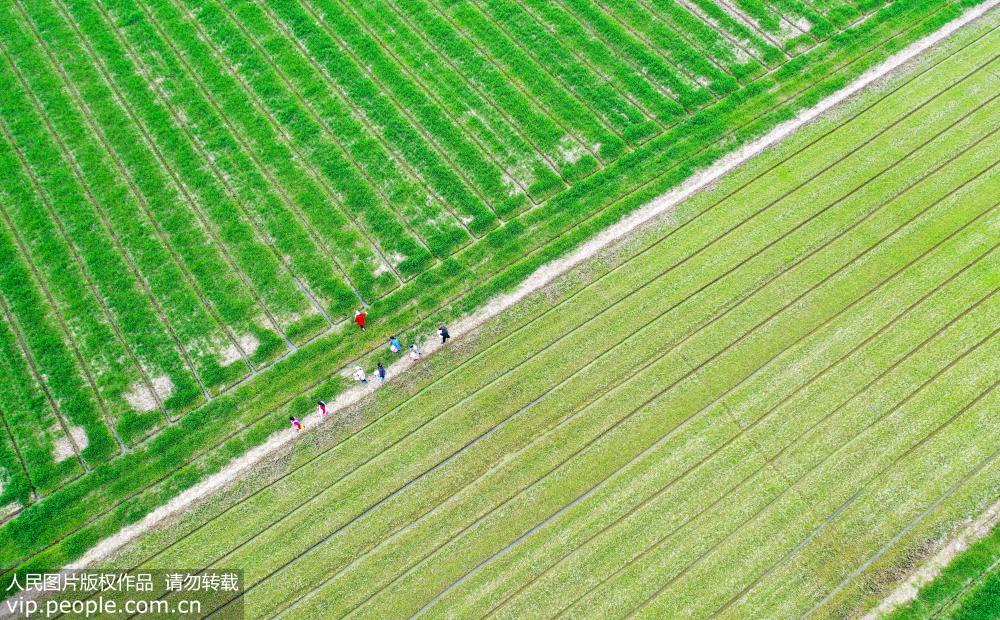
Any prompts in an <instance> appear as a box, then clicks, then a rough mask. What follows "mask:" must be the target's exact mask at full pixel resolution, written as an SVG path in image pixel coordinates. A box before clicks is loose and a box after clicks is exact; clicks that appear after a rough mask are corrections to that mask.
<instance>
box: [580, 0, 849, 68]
mask: <svg viewBox="0 0 1000 620" xmlns="http://www.w3.org/2000/svg"><path fill="white" fill-rule="evenodd" d="M598 4H600V5H601V7H602V8H604V10H605V11H607V10H608V8H607V4H606V2H604V0H601V1H600V2H598ZM635 5H636V6H637V7H639V8H641V9H642V10H643V11H645V13H646V15H648V16H649V18H650V21H651V22H655V23H659V24H663V25H664V26H665V27H666V28H667V29H668V30H670V31H671V32H673V33H674V34H675V35H677V36H678V37H680V38H681V39H683V40H684V42H685V43H687V44H688V45H690V46H691V49H693V50H696V51H698V52H700V53H701V54H702V56H704V58H706V59H707V60H708V62H710V63H712V64H713V65H715V66H716V67H717V68H719V69H720V70H721V71H722V72H723V73H725V74H726V75H728V76H729V77H731V78H733V80H735V81H736V83H737V84H739V85H740V86H742V85H743V84H744V83H743V82H742V81H741V80H739V79H738V78H737V77H736V76H735V75H734V74H733V72H732V71H731V70H730V69H729V68H728V67H726V66H725V65H724V64H723V61H722V59H721V58H717V57H716V55H715V52H712V51H710V50H709V47H708V46H707V45H705V42H704V41H700V40H697V39H693V38H691V37H690V36H689V35H687V34H686V33H684V31H683V30H680V29H679V28H678V25H677V24H676V23H674V22H675V21H676V20H674V19H673V17H671V18H670V19H667V18H666V16H665V15H664V14H663V13H661V12H659V11H654V10H653V9H652V8H651V7H650V6H649V4H648V3H647V2H645V0H635ZM688 13H690V14H691V17H692V18H693V19H695V20H697V19H698V17H697V15H695V14H694V13H691V11H688ZM847 27H848V28H850V25H848V26H847ZM719 37H720V38H722V35H721V34H720V35H719ZM730 51H732V50H730ZM733 57H734V59H735V54H734V55H733Z"/></svg>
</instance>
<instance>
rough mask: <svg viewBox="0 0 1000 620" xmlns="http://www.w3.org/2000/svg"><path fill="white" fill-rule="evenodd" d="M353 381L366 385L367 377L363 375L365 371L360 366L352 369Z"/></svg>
mask: <svg viewBox="0 0 1000 620" xmlns="http://www.w3.org/2000/svg"><path fill="white" fill-rule="evenodd" d="M354 380H355V381H357V382H359V383H368V375H366V374H365V369H364V368H362V367H361V366H355V367H354Z"/></svg>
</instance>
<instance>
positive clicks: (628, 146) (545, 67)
mask: <svg viewBox="0 0 1000 620" xmlns="http://www.w3.org/2000/svg"><path fill="white" fill-rule="evenodd" d="M512 4H517V3H516V0H513V1H512ZM469 5H470V6H474V7H475V9H476V11H477V12H478V13H479V14H480V15H481V16H482V18H483V19H484V20H486V21H488V22H490V23H491V24H493V27H495V28H496V29H497V30H498V31H500V32H501V33H502V34H503V36H505V37H506V38H507V40H508V41H510V42H511V44H512V45H514V46H516V47H517V48H518V49H520V50H521V51H522V52H523V53H524V54H525V55H526V56H527V57H528V58H530V59H531V62H533V63H535V64H536V65H538V66H539V67H540V68H541V70H542V71H543V72H544V73H547V74H548V75H549V77H551V78H552V79H553V80H555V81H556V82H557V83H558V84H559V85H560V86H562V87H563V90H564V91H565V92H567V93H570V94H571V95H572V96H573V98H574V99H576V100H577V101H579V102H580V103H582V104H583V105H584V106H585V107H586V108H587V109H588V110H590V112H591V114H593V115H594V118H595V119H597V120H598V121H599V122H600V123H601V125H603V126H604V127H605V128H606V129H607V130H608V131H610V132H611V133H613V134H614V135H616V136H617V137H618V138H619V139H620V140H621V141H622V143H623V144H624V145H625V152H626V153H631V152H632V151H634V150H635V149H636V146H638V145H633V144H632V142H631V141H630V140H629V139H627V138H626V137H625V135H624V133H623V132H622V130H620V129H618V128H617V127H615V126H614V123H613V121H612V120H611V118H609V117H608V115H607V113H606V112H599V111H598V110H597V109H596V108H595V107H594V106H593V104H592V103H590V102H589V101H588V100H586V99H585V98H584V97H582V96H581V95H580V94H579V93H577V89H576V88H575V87H574V86H572V85H571V84H570V83H569V82H567V81H566V79H565V78H564V77H563V76H561V75H559V74H558V73H557V72H555V71H553V70H552V68H551V66H550V63H546V62H544V61H543V60H541V59H539V58H538V55H537V54H536V53H535V52H534V51H532V50H531V48H529V47H528V46H527V45H525V43H524V41H522V40H521V38H520V37H518V36H517V35H516V34H515V33H514V32H511V30H510V29H509V28H508V27H507V26H506V25H505V24H503V23H501V22H500V20H498V19H497V18H496V17H495V16H494V15H493V9H492V8H488V7H483V6H482V4H480V3H479V2H477V1H476V0H472V1H470V2H469ZM522 11H524V12H525V13H526V14H527V15H528V16H529V17H530V18H531V19H532V21H533V22H535V23H536V25H540V24H538V22H537V20H535V19H534V15H533V14H532V13H531V12H530V11H526V10H524V9H523V8H522ZM540 27H541V28H542V29H543V30H545V33H546V34H547V35H550V36H551V35H554V33H552V32H550V31H548V30H547V29H545V27H544V26H540ZM562 49H563V50H564V51H566V52H567V53H568V54H571V55H572V56H574V57H576V59H577V62H579V63H580V64H581V65H582V66H583V67H585V68H584V71H586V72H587V74H588V75H589V76H590V77H596V78H599V79H604V75H603V72H601V71H595V70H594V69H593V68H592V67H591V66H590V63H588V62H583V61H582V59H581V58H580V57H579V56H578V55H577V53H576V51H575V49H574V48H571V47H569V46H568V45H567V46H566V47H564V48H562ZM633 70H634V71H637V72H638V70H637V69H636V68H634V67H633ZM607 84H608V85H609V86H610V87H611V88H612V89H614V90H615V91H616V92H617V93H618V94H619V95H620V96H621V97H622V98H623V99H625V100H626V101H627V102H628V103H630V104H631V105H634V106H635V107H636V110H637V111H638V112H639V113H640V114H641V115H642V116H644V117H646V120H649V121H653V122H654V123H656V124H657V125H659V126H660V128H661V130H660V131H659V132H657V134H656V135H657V136H658V135H660V134H662V133H663V130H662V128H663V123H662V122H660V121H659V120H658V119H657V118H656V117H655V116H653V115H651V114H650V113H649V112H648V111H647V110H646V108H645V106H640V105H637V104H635V103H633V102H632V100H631V98H629V97H628V96H627V95H625V94H624V93H622V92H621V91H620V90H619V88H618V86H617V84H616V83H614V82H611V81H610V80H608V81H607ZM663 94H664V95H665V96H667V97H668V98H669V99H671V100H672V101H674V103H677V105H681V104H680V102H678V101H677V100H676V99H674V97H673V96H672V95H670V94H669V93H663ZM681 107H683V106H681ZM686 112H687V111H686V110H685V113H686ZM654 137H656V136H650V137H649V138H647V139H646V140H643V142H647V141H648V140H651V139H652V138H654ZM621 156H622V155H621V154H619V155H618V156H617V157H615V158H614V159H618V158H619V157H621Z"/></svg>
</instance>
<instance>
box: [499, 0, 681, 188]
mask: <svg viewBox="0 0 1000 620" xmlns="http://www.w3.org/2000/svg"><path fill="white" fill-rule="evenodd" d="M511 4H513V5H516V6H517V7H518V8H520V10H521V11H523V12H524V13H525V14H527V15H529V16H530V17H531V19H532V21H533V22H534V23H535V25H536V26H537V27H538V28H539V29H541V30H543V31H545V32H546V33H548V34H549V35H550V36H553V37H556V39H557V40H559V39H558V37H559V34H558V32H556V31H555V29H553V28H550V24H548V23H547V21H546V20H545V19H543V18H542V16H541V15H539V14H538V12H537V9H535V8H534V7H530V6H528V5H527V4H525V3H524V2H521V0H511ZM581 29H582V27H581ZM563 49H564V50H565V51H566V52H567V53H569V54H572V55H573V56H574V57H575V58H576V59H577V61H578V62H580V63H581V64H583V65H584V66H585V67H587V70H589V71H590V72H591V73H593V74H594V75H595V76H597V77H598V78H600V79H601V80H604V82H605V83H606V84H607V85H608V86H610V87H611V88H613V89H614V90H615V92H617V93H618V94H619V95H620V96H621V97H622V98H623V99H625V101H627V102H629V103H630V104H632V105H633V106H635V108H636V109H637V110H639V111H640V112H641V113H642V115H643V116H645V117H646V118H647V119H648V120H650V121H652V122H654V123H656V124H657V125H658V126H659V127H660V131H659V132H658V133H657V134H656V135H654V136H649V137H648V138H645V139H644V140H642V141H641V142H639V143H638V145H641V144H645V143H646V142H648V141H650V140H652V139H653V138H655V137H656V136H659V135H662V133H663V132H664V131H666V130H667V129H669V128H671V127H673V126H674V125H676V124H677V123H676V122H674V123H671V124H670V125H667V124H666V123H664V122H663V121H662V120H661V119H660V118H659V117H658V116H657V114H656V113H654V112H653V111H652V110H651V109H649V108H648V107H647V106H646V104H644V103H642V102H641V101H639V100H638V99H636V98H635V96H633V95H632V93H631V92H629V91H627V90H626V89H624V88H623V87H622V85H620V84H619V82H620V80H618V79H617V78H615V77H613V76H612V75H611V74H609V73H608V72H607V71H605V70H604V69H601V68H599V67H597V66H596V65H595V64H594V63H593V62H592V61H591V60H589V59H588V58H587V57H586V56H585V55H584V53H583V51H581V49H579V46H578V45H576V44H574V45H569V44H565V47H564V48H563ZM611 61H612V62H620V63H621V64H622V65H626V63H625V62H624V61H623V60H619V59H617V58H615V59H612V60H611ZM678 105H680V104H678ZM638 145H637V146H638ZM550 198H551V196H550Z"/></svg>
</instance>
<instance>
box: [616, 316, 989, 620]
mask: <svg viewBox="0 0 1000 620" xmlns="http://www.w3.org/2000/svg"><path fill="white" fill-rule="evenodd" d="M996 335H997V330H995V331H994V332H993V333H992V334H990V335H988V336H986V337H985V338H983V339H982V340H980V341H979V342H977V343H976V345H975V346H974V347H973V348H971V349H970V350H968V351H966V352H965V353H963V354H962V355H961V356H960V357H958V358H955V359H954V360H952V361H951V362H949V363H948V365H947V366H946V367H945V368H944V369H942V370H941V371H939V372H938V373H936V374H935V375H934V376H933V377H931V378H930V379H929V380H928V381H926V382H925V383H923V384H921V386H920V388H919V389H918V390H917V391H914V392H912V393H910V394H909V395H907V397H906V398H904V399H903V400H902V401H900V402H899V403H897V404H896V405H895V406H894V407H893V410H892V411H891V412H889V414H888V415H884V416H882V417H880V418H879V419H878V420H876V421H875V423H876V424H877V423H878V422H880V421H882V420H883V419H885V418H887V417H889V415H893V414H894V413H896V412H897V411H899V409H900V408H901V407H902V406H904V405H905V404H906V403H907V402H909V400H910V399H911V398H912V397H914V396H915V395H916V394H917V392H918V391H920V390H922V389H923V388H925V387H926V386H927V385H930V384H931V383H933V382H934V381H936V380H937V379H938V378H940V377H941V375H943V374H944V373H946V372H948V371H950V370H952V369H953V368H954V367H955V366H956V365H957V364H958V363H959V362H961V361H964V360H965V359H967V358H968V357H969V356H970V355H972V353H974V352H975V351H977V350H978V349H979V347H981V346H983V345H984V343H987V342H988V341H990V340H992V339H993V338H995V337H996ZM996 386H997V383H996V382H994V384H993V385H992V386H990V387H987V388H986V389H985V390H983V391H982V392H980V393H979V394H977V395H976V396H973V397H972V399H971V400H969V401H968V402H967V403H965V404H964V405H962V406H961V407H960V408H959V410H958V411H956V412H954V413H952V414H951V415H950V416H949V417H948V418H947V419H946V420H944V422H942V423H941V424H939V425H937V426H936V427H935V428H934V429H933V430H931V431H930V432H929V433H928V434H927V435H924V436H923V437H921V438H920V439H919V440H918V441H916V442H915V443H914V444H913V445H912V446H910V447H909V448H907V449H906V451H904V452H903V453H902V454H900V455H899V456H897V457H896V458H895V459H893V461H892V462H890V463H889V464H887V465H885V466H884V467H882V468H881V469H880V470H878V471H876V472H875V473H874V474H873V475H871V476H869V477H868V478H867V479H866V480H864V481H863V482H862V484H861V486H860V487H859V488H858V490H857V491H855V492H854V493H853V494H852V495H851V497H849V498H848V499H847V501H845V502H844V503H843V504H841V505H840V506H839V507H837V509H836V510H834V511H833V512H832V513H831V514H830V515H829V516H828V517H827V518H826V519H824V520H823V522H822V523H820V524H819V525H818V526H817V527H816V528H815V529H814V530H813V531H812V532H810V534H809V535H808V536H807V537H806V538H804V539H802V540H800V541H799V542H798V543H796V545H795V546H794V547H793V548H792V549H791V550H789V551H788V552H787V553H786V554H785V555H784V556H782V558H780V559H779V560H778V562H777V563H776V564H774V565H772V566H771V567H770V568H769V569H767V570H766V571H765V572H764V573H762V574H761V575H759V576H758V579H755V580H754V581H753V582H752V583H751V584H750V587H748V588H745V589H744V590H741V591H740V592H738V593H737V594H736V595H734V597H733V598H732V599H731V600H730V601H727V602H726V603H725V604H724V605H723V606H722V607H720V608H718V609H716V610H714V611H713V617H714V615H715V614H717V613H719V612H722V611H724V610H725V609H727V608H728V606H729V605H730V604H731V603H732V602H735V601H736V600H738V599H739V598H742V597H743V596H744V595H745V594H746V593H747V592H749V590H750V589H751V588H752V587H753V586H755V585H756V584H757V583H758V582H759V581H760V579H761V578H763V577H766V576H767V575H768V574H770V573H771V571H773V569H775V568H776V567H777V566H779V565H781V564H782V563H783V562H785V561H786V560H787V559H789V558H790V557H791V556H792V555H794V554H795V553H796V552H797V551H798V550H799V549H801V548H802V547H804V546H805V545H806V544H808V543H809V542H810V541H811V540H813V539H814V538H815V537H816V535H817V534H818V533H819V532H820V531H821V530H822V529H823V528H825V527H826V526H827V525H829V524H830V523H832V522H833V521H834V520H835V519H836V518H837V516H839V515H840V514H842V513H843V511H844V510H846V509H847V508H848V507H849V506H850V505H851V504H852V503H853V502H854V500H856V499H857V498H858V497H860V496H861V495H862V493H863V492H864V491H865V490H866V489H867V488H868V486H869V485H870V484H871V483H872V482H874V481H875V480H877V479H878V478H880V477H882V476H883V475H885V474H886V473H888V472H889V471H890V470H891V469H892V468H893V467H895V466H896V465H897V464H898V463H899V462H900V461H902V460H903V459H905V458H906V457H908V456H910V455H911V454H913V453H914V452H915V451H916V450H917V449H919V448H920V447H921V446H923V445H924V444H925V443H926V442H927V441H928V440H929V439H931V438H933V437H936V436H937V435H938V434H939V433H940V432H941V431H942V430H944V429H946V428H947V427H948V426H950V425H951V423H952V422H954V421H955V420H956V419H958V418H959V417H961V416H962V415H964V414H965V413H967V412H968V411H969V410H970V409H972V408H973V407H975V406H976V405H977V404H978V403H979V402H980V401H981V400H983V399H984V398H986V397H988V396H989V395H990V394H991V393H992V392H993V390H994V389H995V388H996ZM873 425H874V424H870V425H869V426H867V427H865V429H863V431H867V430H868V429H869V428H871V427H872V426H873ZM860 435H861V434H860V433H859V434H858V435H856V436H855V437H854V438H852V441H853V439H855V438H857V437H859V436H860ZM844 445H846V444H844ZM839 452H840V449H839V448H838V449H837V450H836V451H834V452H832V453H830V454H829V455H828V456H827V457H824V459H823V462H824V463H825V462H826V461H827V460H828V459H829V458H830V457H832V456H833V455H835V454H837V453H839ZM812 471H815V468H814V469H812V470H810V471H809V472H806V473H807V474H808V473H811V472H812ZM803 479H804V477H800V478H798V479H797V480H796V481H795V482H796V483H798V482H801V480H803ZM793 490H794V491H795V492H796V493H799V494H801V490H800V489H797V488H794V487H793V486H790V487H787V488H786V489H784V490H783V491H782V492H781V493H780V494H779V495H778V496H776V497H775V499H774V500H773V501H771V502H770V503H768V504H767V506H765V507H764V510H766V509H767V508H769V507H770V506H772V505H774V503H775V502H776V501H777V500H778V499H780V498H782V497H784V496H785V494H786V493H788V492H789V491H793ZM764 510H761V511H758V512H756V513H755V514H753V515H752V516H751V517H750V519H748V520H746V521H745V522H744V523H743V524H741V525H740V526H738V527H737V528H736V529H735V530H733V531H732V532H730V533H729V534H727V535H726V536H725V537H723V538H721V539H720V540H719V541H718V543H716V544H715V545H713V546H712V547H711V548H710V549H708V551H706V552H705V553H704V554H702V555H700V556H699V557H698V558H696V559H695V560H694V561H693V562H691V563H690V564H688V565H687V566H686V567H685V568H684V570H683V571H682V572H680V573H678V574H677V575H675V576H674V577H672V578H671V579H670V581H668V582H667V583H666V584H664V586H663V587H661V588H660V589H659V590H658V591H657V592H655V593H654V594H653V596H651V597H649V598H648V599H647V600H646V601H645V602H643V603H641V604H640V605H638V606H637V607H635V608H634V609H632V611H631V612H630V613H629V615H628V616H626V618H631V617H634V616H635V614H636V613H638V612H639V611H640V610H641V609H643V608H644V607H646V606H647V605H648V604H649V603H652V602H655V599H656V598H658V597H659V596H660V594H662V593H663V592H665V591H666V589H667V588H668V587H669V586H670V585H672V584H673V583H675V582H676V581H677V580H678V579H680V578H681V577H682V576H684V575H685V574H687V573H688V571H689V570H690V569H691V568H692V567H693V566H695V565H696V564H698V563H699V562H701V561H702V560H704V559H705V558H706V557H708V554H710V553H711V552H713V551H715V550H716V549H717V548H719V547H720V546H721V545H722V543H724V542H725V541H727V540H728V539H729V538H730V537H731V536H732V535H733V534H736V533H737V532H740V531H741V530H742V529H743V528H744V527H746V526H747V525H748V524H749V523H750V522H751V521H753V520H755V519H756V518H757V517H758V516H760V515H761V514H763V512H764Z"/></svg>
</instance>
